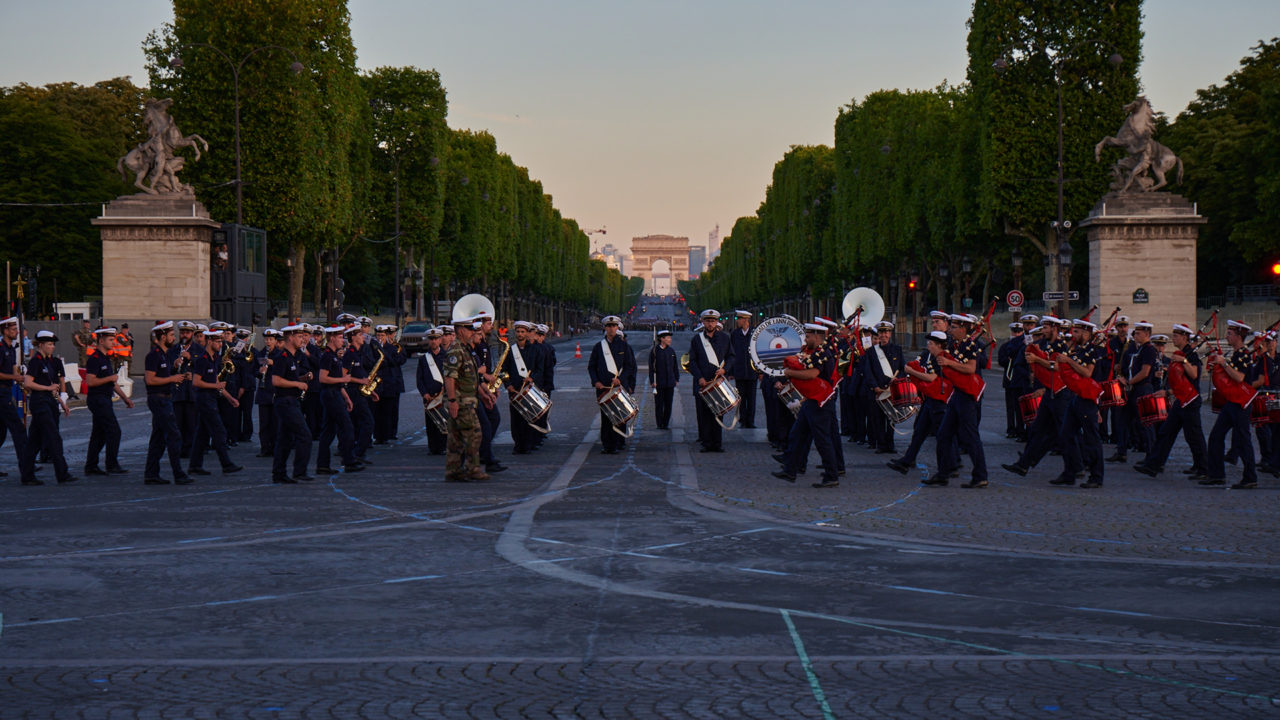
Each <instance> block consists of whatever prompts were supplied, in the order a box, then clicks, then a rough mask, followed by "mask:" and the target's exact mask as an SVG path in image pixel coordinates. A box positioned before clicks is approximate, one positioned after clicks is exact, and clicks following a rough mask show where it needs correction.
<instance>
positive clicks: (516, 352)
mask: <svg viewBox="0 0 1280 720" xmlns="http://www.w3.org/2000/svg"><path fill="white" fill-rule="evenodd" d="M511 362H513V363H515V364H516V373H518V374H519V375H520V377H522V378H527V377H529V366H527V365H525V364H524V355H521V354H520V346H519V345H516V344H515V343H511Z"/></svg>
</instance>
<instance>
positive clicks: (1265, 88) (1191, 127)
mask: <svg viewBox="0 0 1280 720" xmlns="http://www.w3.org/2000/svg"><path fill="white" fill-rule="evenodd" d="M1252 50H1253V52H1252V53H1251V54H1250V55H1248V56H1246V57H1245V58H1243V59H1242V60H1241V61H1240V68H1239V69H1238V70H1236V71H1235V72H1233V73H1232V74H1231V75H1229V76H1228V77H1227V78H1226V81H1225V82H1224V83H1223V84H1222V85H1211V86H1210V87H1208V88H1206V89H1204V90H1200V91H1199V92H1197V93H1196V99H1195V100H1194V101H1192V103H1191V104H1190V105H1189V106H1188V107H1187V109H1186V110H1185V111H1184V112H1182V114H1180V115H1178V117H1177V120H1176V121H1175V122H1174V123H1173V124H1172V126H1171V127H1170V128H1169V131H1168V134H1167V136H1166V140H1165V143H1166V144H1167V145H1169V147H1170V148H1172V149H1173V150H1174V151H1175V152H1177V153H1179V155H1180V156H1181V157H1182V160H1183V162H1184V163H1185V164H1186V167H1187V175H1186V192H1187V196H1188V197H1189V198H1190V199H1192V200H1194V201H1196V203H1198V205H1199V208H1200V213H1201V214H1202V215H1204V216H1206V217H1207V218H1208V219H1209V223H1208V225H1206V226H1205V228H1204V229H1203V230H1202V232H1201V235H1200V243H1199V255H1200V262H1199V266H1200V267H1201V268H1203V271H1202V272H1201V273H1200V283H1201V286H1202V287H1207V288H1209V289H1212V290H1215V291H1221V289H1222V288H1223V287H1224V286H1225V285H1227V284H1237V283H1247V282H1257V281H1258V279H1257V278H1256V277H1254V274H1253V273H1250V272H1249V271H1248V270H1247V269H1246V268H1247V267H1249V266H1248V265H1246V264H1245V263H1251V262H1254V261H1257V260H1259V259H1260V258H1263V257H1266V256H1268V253H1274V252H1275V249H1276V245H1277V243H1276V237H1277V236H1280V120H1277V118H1278V117H1280V38H1272V39H1271V40H1270V41H1269V42H1264V43H1259V44H1258V45H1256V46H1254V47H1253V48H1252ZM1242 260H1243V261H1244V262H1241V261H1242Z"/></svg>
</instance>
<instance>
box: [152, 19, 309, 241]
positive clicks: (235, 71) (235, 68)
mask: <svg viewBox="0 0 1280 720" xmlns="http://www.w3.org/2000/svg"><path fill="white" fill-rule="evenodd" d="M178 45H179V46H185V47H202V48H208V49H210V50H212V51H214V52H216V53H218V55H219V56H220V57H221V58H222V59H223V60H226V61H227V67H230V68H231V84H232V94H233V95H234V97H235V119H236V121H235V149H236V180H235V185H236V224H237V225H243V224H244V211H243V207H244V183H243V182H242V180H241V176H240V71H241V70H242V69H244V64H245V63H246V62H248V60H249V58H251V57H253V56H254V55H255V54H257V53H258V51H260V50H284V51H285V52H287V53H289V54H290V55H292V56H293V63H292V64H291V65H289V69H290V70H292V71H293V74H294V75H300V74H302V70H303V65H302V62H301V61H299V60H298V55H297V53H295V52H294V51H292V50H290V49H289V48H287V47H284V46H281V45H259V46H258V47H256V48H254V49H252V50H250V51H249V52H247V53H245V55H244V57H242V58H240V62H238V63H237V62H234V61H233V60H232V59H231V56H230V55H227V54H226V53H225V52H223V51H222V50H220V49H219V48H217V47H215V46H213V45H210V44H209V43H178ZM169 66H170V67H173V68H180V67H182V66H183V61H182V58H181V57H178V56H175V57H173V58H172V59H171V60H169Z"/></svg>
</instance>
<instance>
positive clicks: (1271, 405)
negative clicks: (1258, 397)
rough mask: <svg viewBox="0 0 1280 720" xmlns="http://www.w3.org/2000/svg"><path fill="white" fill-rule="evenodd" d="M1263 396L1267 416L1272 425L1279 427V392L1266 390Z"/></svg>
mask: <svg viewBox="0 0 1280 720" xmlns="http://www.w3.org/2000/svg"><path fill="white" fill-rule="evenodd" d="M1263 394H1264V395H1265V397H1266V398H1267V415H1268V416H1269V417H1270V418H1271V422H1272V423H1274V424H1276V425H1280V391H1276V390H1266V391H1264V393H1263ZM1272 442H1275V440H1274V439H1273V440H1272Z"/></svg>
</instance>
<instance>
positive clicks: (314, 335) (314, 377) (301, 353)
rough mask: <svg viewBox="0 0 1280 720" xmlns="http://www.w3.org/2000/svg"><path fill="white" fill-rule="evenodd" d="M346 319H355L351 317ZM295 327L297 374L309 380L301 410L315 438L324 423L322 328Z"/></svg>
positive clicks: (301, 325)
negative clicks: (321, 360) (321, 388)
mask: <svg viewBox="0 0 1280 720" xmlns="http://www.w3.org/2000/svg"><path fill="white" fill-rule="evenodd" d="M348 317H351V319H352V320H354V319H355V316H352V315H348ZM338 324H339V325H342V324H343V323H342V316H341V315H339V316H338ZM291 327H294V326H291ZM296 327H297V328H298V330H297V332H298V335H299V342H300V343H301V344H300V345H299V346H298V348H299V349H298V350H297V351H296V352H295V354H296V355H297V356H298V357H297V362H298V363H301V366H300V368H299V374H305V375H306V376H307V377H308V378H309V379H308V380H307V393H306V395H305V396H303V398H302V403H301V409H302V413H303V417H304V418H305V419H306V422H307V432H308V433H309V434H310V436H311V437H313V438H316V437H320V430H321V428H322V427H323V422H324V406H323V405H322V404H321V393H320V358H321V357H322V356H323V355H324V328H322V327H320V326H319V325H311V324H310V323H299V324H298V325H297V326H296Z"/></svg>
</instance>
